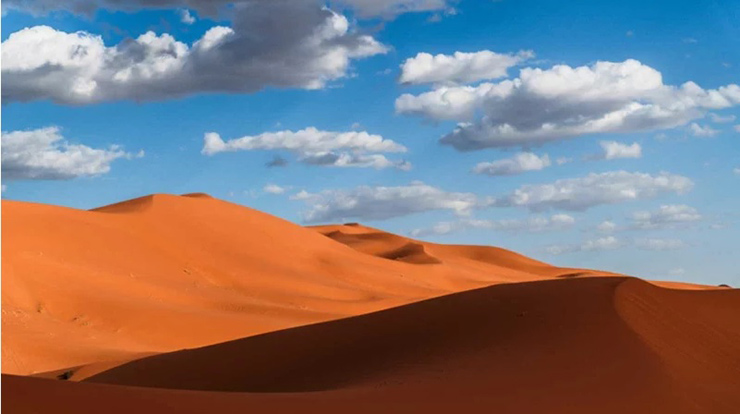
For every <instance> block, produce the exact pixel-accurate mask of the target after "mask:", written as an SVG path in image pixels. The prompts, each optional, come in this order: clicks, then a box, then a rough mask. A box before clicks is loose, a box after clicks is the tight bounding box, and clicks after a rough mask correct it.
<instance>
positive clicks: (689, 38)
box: [681, 37, 699, 44]
mask: <svg viewBox="0 0 740 414" xmlns="http://www.w3.org/2000/svg"><path fill="white" fill-rule="evenodd" d="M681 41H682V42H684V43H687V44H695V43H699V41H698V40H696V39H694V38H693V37H686V38H684V39H683V40H681Z"/></svg>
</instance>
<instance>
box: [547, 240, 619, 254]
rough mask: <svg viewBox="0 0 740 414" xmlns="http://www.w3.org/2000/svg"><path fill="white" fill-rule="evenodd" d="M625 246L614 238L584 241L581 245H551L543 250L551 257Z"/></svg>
mask: <svg viewBox="0 0 740 414" xmlns="http://www.w3.org/2000/svg"><path fill="white" fill-rule="evenodd" d="M624 245H625V244H624V242H622V241H621V240H619V239H617V238H616V237H614V236H608V237H602V238H598V239H592V240H586V241H584V242H583V243H581V244H553V245H550V246H547V247H546V248H545V252H547V253H548V254H552V255H560V254H564V253H575V252H593V251H607V250H616V249H619V248H620V247H623V246H624Z"/></svg>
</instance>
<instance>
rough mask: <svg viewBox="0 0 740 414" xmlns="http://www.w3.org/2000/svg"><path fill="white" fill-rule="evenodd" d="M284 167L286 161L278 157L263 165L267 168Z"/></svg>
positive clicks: (286, 163)
mask: <svg viewBox="0 0 740 414" xmlns="http://www.w3.org/2000/svg"><path fill="white" fill-rule="evenodd" d="M286 165H288V160H286V159H285V158H283V157H281V156H279V155H275V156H273V157H272V159H271V160H270V161H268V162H267V163H266V164H265V166H266V167H267V168H272V167H285V166H286Z"/></svg>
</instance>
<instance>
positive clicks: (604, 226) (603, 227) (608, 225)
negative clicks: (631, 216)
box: [596, 220, 617, 233]
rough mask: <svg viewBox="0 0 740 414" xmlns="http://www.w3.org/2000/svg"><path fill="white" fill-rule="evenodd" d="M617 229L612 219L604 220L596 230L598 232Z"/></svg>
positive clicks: (611, 231) (609, 231)
mask: <svg viewBox="0 0 740 414" xmlns="http://www.w3.org/2000/svg"><path fill="white" fill-rule="evenodd" d="M616 229H617V225H616V224H615V223H614V222H613V221H609V220H604V221H602V222H601V223H600V224H599V225H598V226H596V230H597V231H598V232H599V233H613V232H614V231H615V230H616Z"/></svg>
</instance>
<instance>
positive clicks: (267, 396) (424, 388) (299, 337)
mask: <svg viewBox="0 0 740 414" xmlns="http://www.w3.org/2000/svg"><path fill="white" fill-rule="evenodd" d="M694 309H702V310H703V311H702V312H701V313H699V314H697V313H696V312H692V310H694ZM739 310H740V292H738V291H736V290H726V291H719V290H718V291H701V292H698V291H693V292H684V291H676V290H669V289H665V288H659V287H655V286H652V285H650V284H648V283H646V282H643V281H640V280H637V279H631V278H618V277H614V278H582V279H566V280H559V281H539V282H529V283H519V284H506V285H499V286H492V287H487V288H482V289H477V290H472V291H468V292H462V293H456V294H452V295H449V296H444V297H440V298H435V299H430V300H426V301H422V302H418V303H414V304H410V305H405V306H401V307H397V308H394V309H389V310H385V311H380V312H377V313H372V314H368V315H362V316H357V317H352V318H346V319H342V320H337V321H331V322H326V323H321V324H316V325H310V326H304V327H297V328H293V329H288V330H284V331H279V332H273V333H268V334H264V335H260V336H255V337H251V338H245V339H240V340H236V341H231V342H226V343H222V344H218V345H213V346H209V347H205V348H199V349H194V350H184V351H179V352H174V353H169V354H163V355H158V356H153V357H149V358H145V359H141V360H138V361H134V362H131V363H128V364H125V365H122V366H119V367H117V368H114V369H111V370H109V371H106V372H103V373H100V374H98V375H95V376H92V377H91V378H88V379H87V380H85V382H83V383H71V384H70V383H66V384H65V383H62V382H60V381H53V380H41V379H36V380H30V379H25V378H22V377H4V379H3V381H4V384H3V385H4V387H3V392H4V393H6V392H7V393H8V394H7V395H11V394H10V393H12V394H13V395H15V398H13V399H11V401H12V403H11V404H10V405H8V407H11V409H12V411H13V412H32V410H33V409H39V410H43V409H44V407H51V406H54V407H59V408H58V409H55V411H57V412H73V411H74V412H78V413H79V412H91V413H92V412H96V410H97V411H100V410H110V409H113V411H108V412H128V411H127V410H135V411H136V412H159V413H167V412H198V407H200V409H201V410H208V411H211V410H212V411H211V412H240V410H245V411H246V410H257V411H259V412H275V413H283V412H284V413H291V412H296V410H298V411H300V412H309V413H314V412H315V413H327V412H356V413H373V412H398V413H402V412H409V410H414V411H415V410H423V411H422V412H449V411H451V410H456V411H460V412H471V413H473V412H491V410H492V409H493V408H495V412H499V413H519V412H547V413H576V414H577V413H594V412H599V413H625V412H631V413H656V412H670V413H710V412H711V413H734V412H736V411H735V410H736V407H737V404H739V403H740V394H738V393H737V391H738V390H739V389H740V383H739V381H740V320H739V319H738V318H736V317H733V316H736V315H737V314H738V311H739ZM88 382H89V383H88ZM95 383H105V384H108V385H98V384H95ZM111 384H115V385H111ZM132 386H135V387H148V388H135V387H132ZM183 390H197V391H198V392H187V391H183ZM225 391H228V392H225ZM307 391H311V392H307ZM34 392H44V393H47V394H49V395H51V396H52V397H51V398H50V399H49V400H46V401H39V400H38V398H34V397H33V393H34ZM86 394H89V395H94V397H92V398H87V397H85V398H80V397H82V396H84V395H86ZM64 407H70V409H69V410H68V411H65V410H64ZM147 410H148V411H147Z"/></svg>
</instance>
